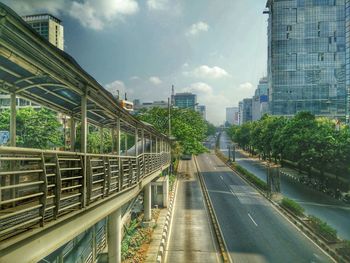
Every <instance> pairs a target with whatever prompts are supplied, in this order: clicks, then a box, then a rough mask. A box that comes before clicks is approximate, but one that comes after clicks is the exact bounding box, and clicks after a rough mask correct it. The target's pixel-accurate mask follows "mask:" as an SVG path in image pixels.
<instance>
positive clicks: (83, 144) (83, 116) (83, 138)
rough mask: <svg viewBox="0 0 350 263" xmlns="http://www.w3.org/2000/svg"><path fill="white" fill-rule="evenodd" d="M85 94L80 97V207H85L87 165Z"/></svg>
mask: <svg viewBox="0 0 350 263" xmlns="http://www.w3.org/2000/svg"><path fill="white" fill-rule="evenodd" d="M87 126H88V123H87V94H84V95H82V96H81V134H80V136H81V149H80V151H81V152H82V153H84V164H83V166H84V167H83V181H84V195H83V200H82V206H83V207H85V206H86V203H87V200H86V198H87V180H86V179H87V178H86V176H87V172H86V170H87V164H86V152H87Z"/></svg>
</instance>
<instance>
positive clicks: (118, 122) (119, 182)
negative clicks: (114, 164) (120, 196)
mask: <svg viewBox="0 0 350 263" xmlns="http://www.w3.org/2000/svg"><path fill="white" fill-rule="evenodd" d="M116 146H117V149H116V150H117V155H118V157H117V158H118V171H119V175H118V191H121V190H122V183H123V181H122V160H121V158H120V118H118V119H117V145H116Z"/></svg>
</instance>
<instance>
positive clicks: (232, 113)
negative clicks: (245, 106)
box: [226, 107, 239, 125]
mask: <svg viewBox="0 0 350 263" xmlns="http://www.w3.org/2000/svg"><path fill="white" fill-rule="evenodd" d="M238 111H239V108H238V107H228V108H226V123H228V124H230V125H239V117H238Z"/></svg>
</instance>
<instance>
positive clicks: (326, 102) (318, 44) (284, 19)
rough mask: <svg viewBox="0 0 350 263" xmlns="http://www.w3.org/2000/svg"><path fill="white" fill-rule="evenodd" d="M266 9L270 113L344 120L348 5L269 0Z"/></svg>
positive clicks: (325, 0) (335, 1) (336, 1)
mask: <svg viewBox="0 0 350 263" xmlns="http://www.w3.org/2000/svg"><path fill="white" fill-rule="evenodd" d="M266 7H267V8H268V11H267V12H265V13H268V14H269V19H268V80H269V100H270V101H269V110H270V112H271V113H272V114H273V115H285V116H292V115H294V114H295V113H297V112H299V111H309V112H311V113H313V114H315V115H321V116H329V117H333V118H341V119H344V118H345V114H346V97H347V89H346V70H345V53H346V50H345V46H346V45H345V44H346V41H345V1H344V0H283V1H282V0H268V1H267V4H266ZM347 41H349V40H347Z"/></svg>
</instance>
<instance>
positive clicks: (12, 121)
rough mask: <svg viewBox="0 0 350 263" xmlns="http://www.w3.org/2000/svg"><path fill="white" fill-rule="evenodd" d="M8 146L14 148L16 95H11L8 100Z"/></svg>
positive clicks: (13, 93)
mask: <svg viewBox="0 0 350 263" xmlns="http://www.w3.org/2000/svg"><path fill="white" fill-rule="evenodd" d="M10 110H11V115H10V146H12V147H16V114H17V112H16V93H15V92H12V93H11V98H10Z"/></svg>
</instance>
